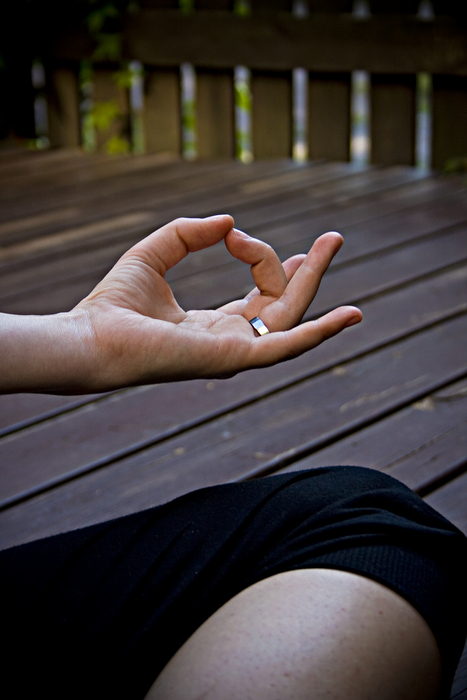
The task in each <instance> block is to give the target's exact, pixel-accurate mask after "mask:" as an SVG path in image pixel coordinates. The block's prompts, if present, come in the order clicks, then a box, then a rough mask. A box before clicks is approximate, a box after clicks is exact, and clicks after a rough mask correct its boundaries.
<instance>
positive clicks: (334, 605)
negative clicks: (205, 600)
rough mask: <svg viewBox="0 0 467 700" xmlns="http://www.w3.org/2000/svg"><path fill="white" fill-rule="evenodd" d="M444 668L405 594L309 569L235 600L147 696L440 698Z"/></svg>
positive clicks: (150, 699) (184, 699) (165, 699)
mask: <svg viewBox="0 0 467 700" xmlns="http://www.w3.org/2000/svg"><path fill="white" fill-rule="evenodd" d="M440 676H441V661H440V655H439V651H438V647H437V644H436V641H435V639H434V636H433V634H432V632H431V630H430V629H429V627H428V625H427V624H426V622H425V621H424V619H423V618H422V617H421V616H420V615H419V613H418V612H417V611H416V610H415V609H414V608H413V607H412V606H411V605H410V604H409V603H408V602H407V601H406V600H405V599H403V598H401V597H400V596H399V595H397V594H396V593H394V592H393V591H391V590H390V589H388V588H386V587H384V586H382V585H380V584H378V583H376V582H375V581H372V580H370V579H367V578H364V577H362V576H357V575H355V574H351V573H347V572H344V571H336V570H330V569H329V570H328V569H305V570H299V571H290V572H286V573H282V574H278V575H276V576H272V577H271V578H268V579H265V580H263V581H260V582H259V583H257V584H255V585H254V586H251V587H250V588H247V589H246V590H244V591H242V592H241V593H240V594H239V595H237V596H235V598H232V600H230V601H229V602H228V603H226V604H225V605H224V606H223V607H222V608H220V609H219V610H218V611H217V612H216V613H215V614H214V615H212V616H211V617H210V618H209V619H208V620H206V622H205V623H204V624H203V625H201V627H200V628H199V629H198V630H197V631H196V632H195V633H194V634H193V635H192V636H191V637H190V639H188V640H187V642H185V644H184V645H183V646H182V647H181V648H180V649H179V651H178V652H177V654H175V656H174V657H173V658H172V659H171V660H170V662H169V663H168V664H167V666H166V667H165V668H164V670H163V671H162V673H161V674H160V675H159V677H158V678H157V679H156V681H155V682H154V684H153V686H152V687H151V689H150V691H149V693H148V694H147V696H146V700H195V699H196V698H203V699H204V700H237V699H238V700H282V699H286V700H321V699H323V700H324V698H326V699H327V700H396V699H397V700H435V698H436V697H437V695H438V688H439V681H440Z"/></svg>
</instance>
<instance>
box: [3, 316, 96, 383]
mask: <svg viewBox="0 0 467 700" xmlns="http://www.w3.org/2000/svg"><path fill="white" fill-rule="evenodd" d="M91 339H92V330H91V329H90V328H89V326H88V324H87V320H86V317H85V315H84V314H82V313H80V312H77V311H73V312H71V313H61V314H54V315H48V316H16V315H13V314H0V393H13V392H43V393H54V394H74V393H77V394H78V393H86V392H87V391H88V388H87V387H88V386H90V385H91V383H92V381H90V379H91V377H90V368H91V367H92V362H91V358H90V354H91V351H90V349H91V348H92V342H91Z"/></svg>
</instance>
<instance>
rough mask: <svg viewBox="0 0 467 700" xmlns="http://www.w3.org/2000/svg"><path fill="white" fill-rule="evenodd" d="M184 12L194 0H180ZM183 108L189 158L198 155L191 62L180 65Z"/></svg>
mask: <svg viewBox="0 0 467 700" xmlns="http://www.w3.org/2000/svg"><path fill="white" fill-rule="evenodd" d="M179 7H180V9H181V11H182V12H185V13H187V14H188V13H190V12H193V10H194V0H179ZM180 83H181V110H182V153H183V156H184V158H186V159H187V160H194V159H195V158H196V157H197V155H198V150H197V138H196V71H195V68H194V66H193V65H192V64H191V63H182V65H181V66H180Z"/></svg>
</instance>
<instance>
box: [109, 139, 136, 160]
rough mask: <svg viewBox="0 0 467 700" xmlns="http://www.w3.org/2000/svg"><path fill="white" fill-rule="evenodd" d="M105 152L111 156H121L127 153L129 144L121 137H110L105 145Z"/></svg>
mask: <svg viewBox="0 0 467 700" xmlns="http://www.w3.org/2000/svg"><path fill="white" fill-rule="evenodd" d="M105 150H106V152H107V153H108V154H109V155H111V156H117V155H122V154H123V153H129V151H130V144H129V143H128V141H127V140H126V139H124V138H123V137H122V136H112V138H110V139H109V140H108V141H107V143H106V144H105Z"/></svg>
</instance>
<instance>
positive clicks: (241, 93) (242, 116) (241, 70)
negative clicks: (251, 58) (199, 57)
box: [234, 0, 253, 163]
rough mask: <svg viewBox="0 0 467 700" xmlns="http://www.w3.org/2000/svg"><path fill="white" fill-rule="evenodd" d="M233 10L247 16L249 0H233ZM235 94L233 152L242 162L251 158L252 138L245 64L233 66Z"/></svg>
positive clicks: (248, 86)
mask: <svg viewBox="0 0 467 700" xmlns="http://www.w3.org/2000/svg"><path fill="white" fill-rule="evenodd" d="M234 12H235V14H237V15H240V16H243V17H245V16H247V15H249V14H250V12H251V3H250V1H249V0H235V2H234ZM234 94H235V153H236V156H237V158H238V160H239V161H241V162H242V163H251V161H252V160H253V139H252V123H251V105H252V99H251V71H250V70H249V69H248V68H247V67H246V66H236V67H235V68H234Z"/></svg>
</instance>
